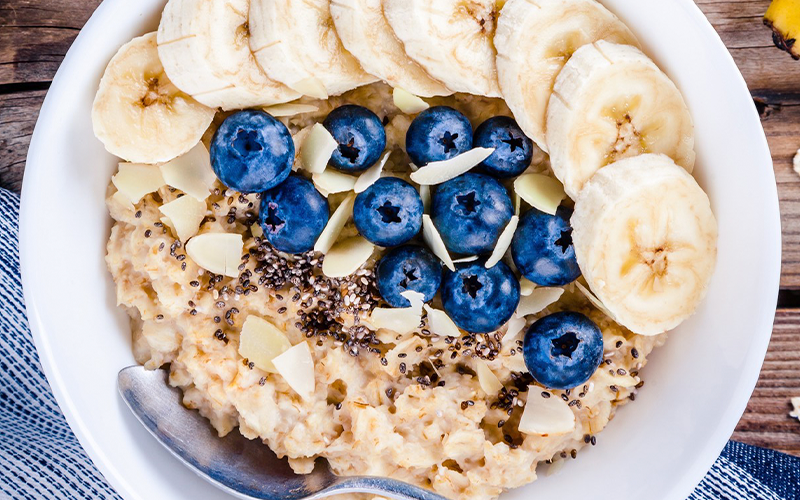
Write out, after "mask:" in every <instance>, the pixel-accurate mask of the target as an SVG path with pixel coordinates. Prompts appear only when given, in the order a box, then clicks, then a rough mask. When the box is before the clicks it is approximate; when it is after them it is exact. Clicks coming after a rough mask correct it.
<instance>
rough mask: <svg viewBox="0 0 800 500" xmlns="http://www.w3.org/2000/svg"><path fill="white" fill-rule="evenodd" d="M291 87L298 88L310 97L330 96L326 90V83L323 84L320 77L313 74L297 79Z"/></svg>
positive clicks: (324, 97)
mask: <svg viewBox="0 0 800 500" xmlns="http://www.w3.org/2000/svg"><path fill="white" fill-rule="evenodd" d="M290 87H292V90H296V91H297V92H300V93H301V94H303V95H307V96H309V97H314V98H316V99H327V98H328V91H327V90H325V85H323V83H322V82H321V81H320V80H319V79H318V78H315V77H313V76H310V77H308V78H303V79H302V80H299V81H296V82H294V83H292V84H291V85H290Z"/></svg>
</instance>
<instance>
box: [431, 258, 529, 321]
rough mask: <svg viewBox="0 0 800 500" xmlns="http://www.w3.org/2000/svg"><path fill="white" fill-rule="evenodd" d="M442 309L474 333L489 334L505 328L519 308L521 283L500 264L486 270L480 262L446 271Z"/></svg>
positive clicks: (484, 261) (483, 261)
mask: <svg viewBox="0 0 800 500" xmlns="http://www.w3.org/2000/svg"><path fill="white" fill-rule="evenodd" d="M441 295H442V306H443V307H444V310H445V312H446V313H447V315H448V316H450V319H452V320H453V322H454V323H455V324H456V325H457V326H458V327H459V328H462V329H464V330H466V331H468V332H471V333H489V332H493V331H495V330H497V329H498V328H500V327H501V326H503V325H504V324H505V323H506V322H507V321H508V320H509V319H511V315H512V314H514V311H516V310H517V306H518V305H519V281H517V277H516V276H514V273H513V272H511V269H509V268H508V266H507V265H505V264H504V263H503V262H498V263H497V264H495V265H494V266H493V267H492V268H491V269H486V260H485V259H479V260H477V261H474V262H469V263H466V264H459V265H457V266H456V270H455V272H451V271H449V270H445V273H444V280H443V281H442V294H441Z"/></svg>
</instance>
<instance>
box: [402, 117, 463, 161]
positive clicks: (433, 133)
mask: <svg viewBox="0 0 800 500" xmlns="http://www.w3.org/2000/svg"><path fill="white" fill-rule="evenodd" d="M471 148H472V124H471V123H470V122H469V120H468V119H467V117H466V116H464V115H463V114H461V113H459V112H458V111H456V110H455V109H453V108H450V107H447V106H434V107H432V108H428V109H426V110H425V111H423V112H422V113H420V114H419V115H417V117H416V118H414V121H413V122H411V126H410V127H408V132H406V152H407V153H408V156H409V157H411V161H412V162H414V164H415V165H417V166H419V167H422V166H425V165H427V164H428V163H430V162H432V161H441V160H449V159H450V158H453V157H454V156H458V155H460V154H461V153H463V152H465V151H468V150H469V149H471Z"/></svg>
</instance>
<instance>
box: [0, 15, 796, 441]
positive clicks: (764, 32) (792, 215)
mask: <svg viewBox="0 0 800 500" xmlns="http://www.w3.org/2000/svg"><path fill="white" fill-rule="evenodd" d="M662 1H669V0H662ZM696 1H697V3H698V5H699V6H700V8H701V9H702V10H703V11H704V12H705V13H706V15H707V16H708V18H709V19H710V20H711V22H712V24H714V26H715V27H716V29H717V31H718V32H719V34H720V36H721V37H722V39H723V41H724V42H725V44H726V45H727V46H728V48H729V49H730V51H731V53H732V54H733V57H734V59H735V60H736V62H737V64H738V65H739V68H740V69H741V70H742V73H744V76H745V78H746V80H747V83H748V84H749V86H750V89H751V92H752V94H753V97H754V99H755V101H756V105H757V106H758V108H759V111H760V112H761V117H762V120H763V124H764V129H765V130H766V132H767V136H768V138H769V143H770V148H771V149H772V156H773V159H774V164H775V175H776V177H777V182H778V192H779V195H780V203H781V213H782V219H783V238H784V240H783V274H782V277H781V288H782V291H781V296H780V299H779V303H778V305H779V309H778V313H777V317H776V319H775V328H774V333H773V335H772V342H771V344H770V349H769V353H768V354H767V359H766V362H765V364H764V369H763V371H762V372H761V379H760V380H759V382H758V387H757V388H756V390H755V393H754V394H753V397H752V399H751V400H750V404H749V405H748V407H747V411H746V413H745V414H744V416H743V417H742V420H741V422H740V423H739V426H738V427H737V428H736V432H735V434H734V435H733V437H734V439H737V440H739V441H743V442H746V443H750V444H754V445H759V446H765V447H769V448H774V449H777V450H781V451H784V452H787V453H792V454H794V455H798V456H800V422H798V421H797V420H794V419H791V418H789V415H788V414H789V411H790V409H791V406H790V403H789V398H790V397H792V396H800V175H798V174H797V173H795V172H794V171H793V170H792V157H793V156H794V154H795V152H796V151H797V149H798V148H800V61H793V60H792V59H791V58H790V57H789V56H788V55H787V54H786V53H784V52H781V51H779V50H777V49H776V48H775V47H773V45H772V39H771V36H770V31H769V30H768V29H767V28H765V27H764V26H763V24H762V21H761V18H762V16H763V14H764V12H765V11H766V9H767V7H768V5H769V3H770V2H769V0H727V1H725V0H696ZM99 3H100V1H99V0H0V186H3V187H6V188H9V189H12V190H14V191H19V190H20V186H21V182H22V175H23V172H24V170H25V155H26V154H27V149H28V143H29V141H30V135H31V133H32V132H33V126H34V124H35V123H36V117H37V114H38V112H39V107H40V106H41V104H42V100H43V99H44V96H45V93H46V92H47V88H48V87H49V85H50V80H51V79H52V78H53V75H54V74H55V72H56V70H57V69H58V65H59V63H60V62H61V59H62V58H63V56H64V54H65V53H66V51H67V49H68V48H69V46H70V44H71V43H72V40H73V39H74V38H75V36H76V35H77V34H78V31H79V30H80V28H81V27H82V26H83V24H84V22H85V21H86V20H87V19H88V18H89V16H90V15H91V13H92V11H93V10H94V9H95V8H96V7H97V5H98V4H99Z"/></svg>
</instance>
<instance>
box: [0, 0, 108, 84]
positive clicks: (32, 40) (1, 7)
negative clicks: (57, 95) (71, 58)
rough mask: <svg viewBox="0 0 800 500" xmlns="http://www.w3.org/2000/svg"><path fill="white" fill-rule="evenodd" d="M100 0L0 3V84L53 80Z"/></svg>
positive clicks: (14, 1)
mask: <svg viewBox="0 0 800 500" xmlns="http://www.w3.org/2000/svg"><path fill="white" fill-rule="evenodd" d="M98 5H100V0H80V1H75V0H48V1H43V0H13V2H12V1H3V2H0V85H3V84H17V83H24V82H46V81H50V80H52V79H53V75H55V74H56V70H57V69H58V66H59V64H61V60H62V59H63V58H64V55H65V54H66V53H67V49H69V46H70V45H71V44H72V41H73V40H74V39H75V37H76V36H78V31H80V29H81V28H82V27H83V25H84V24H85V23H86V20H87V19H89V16H91V14H92V12H94V10H95V9H96V8H97V6H98Z"/></svg>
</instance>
